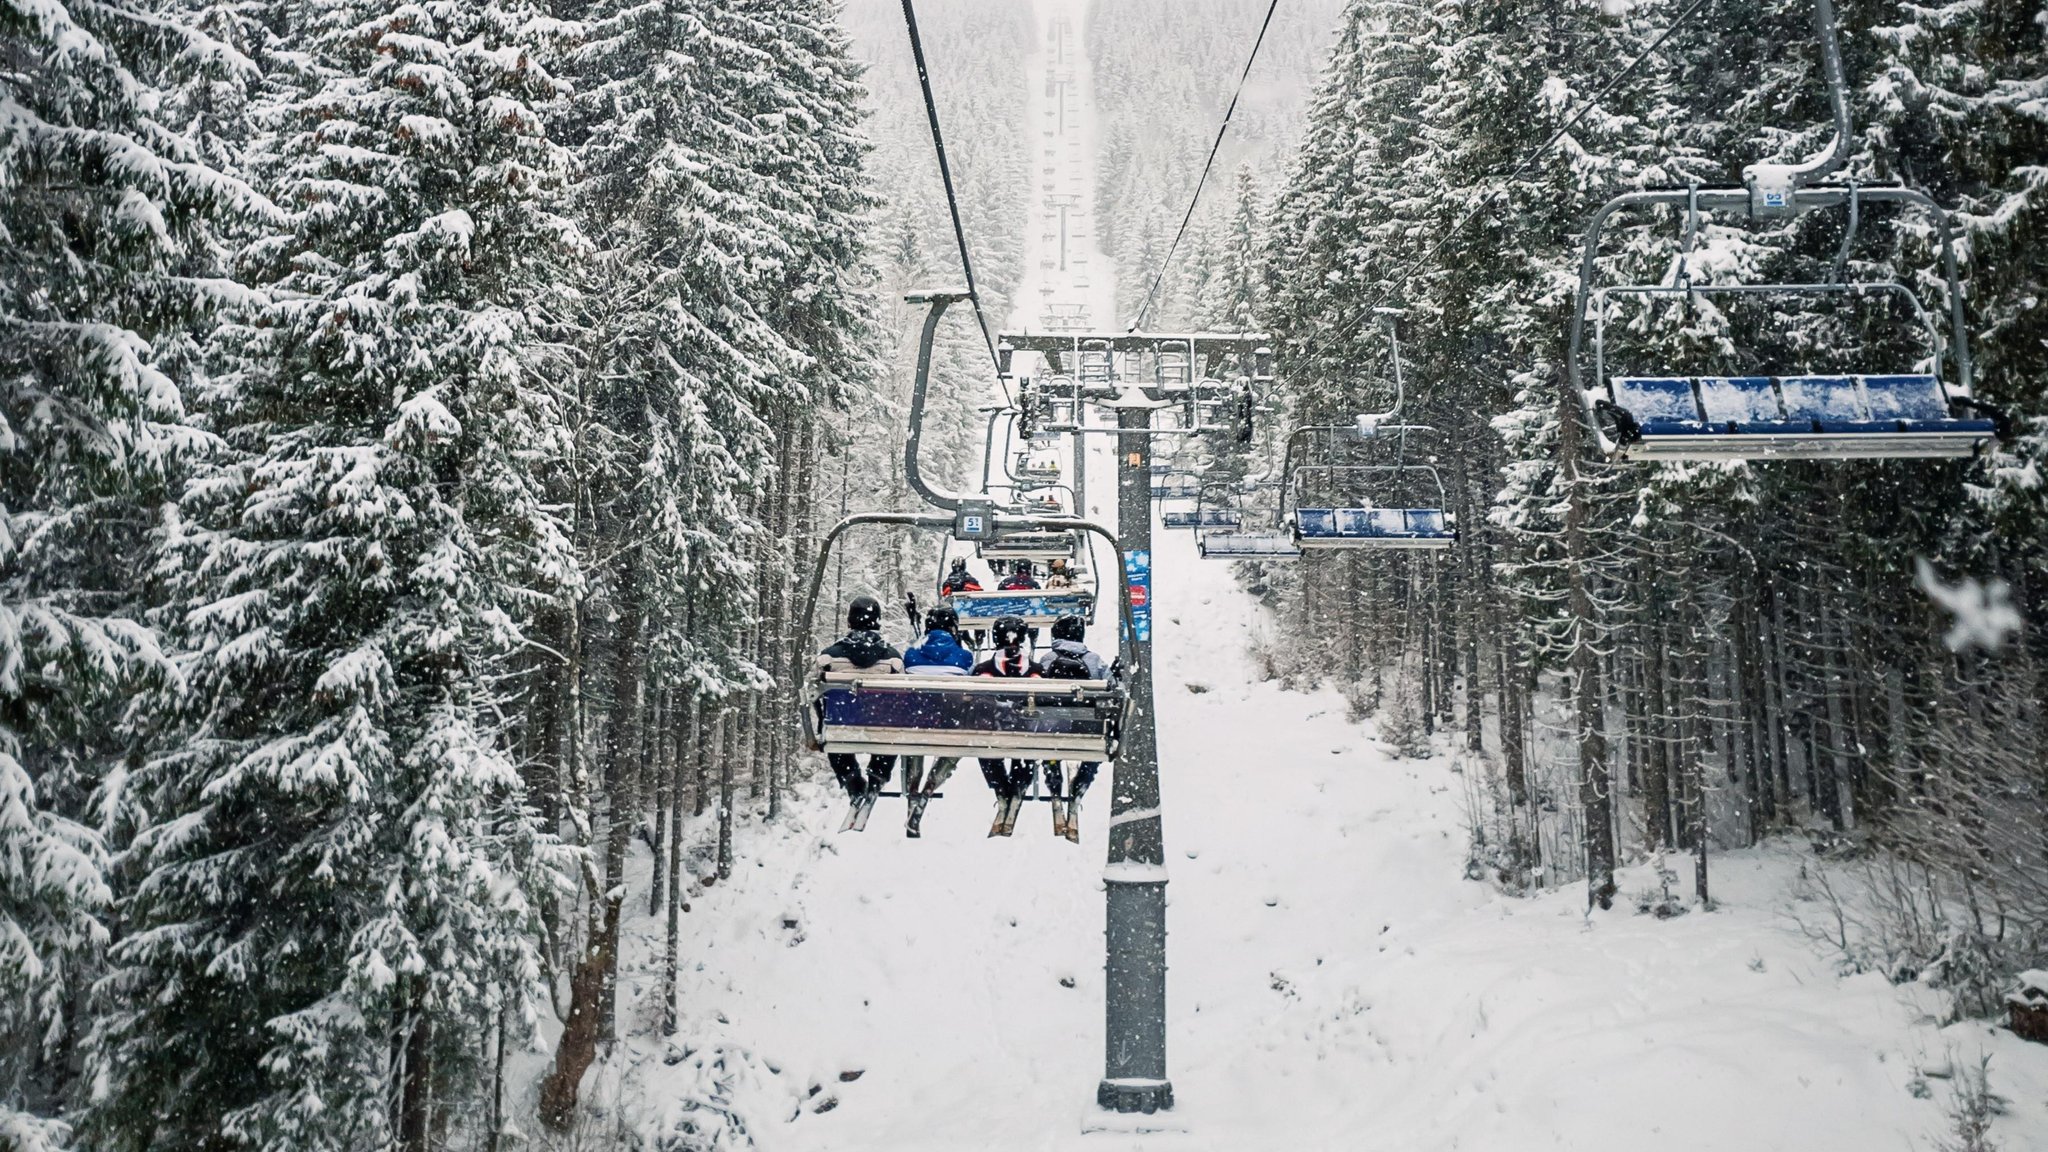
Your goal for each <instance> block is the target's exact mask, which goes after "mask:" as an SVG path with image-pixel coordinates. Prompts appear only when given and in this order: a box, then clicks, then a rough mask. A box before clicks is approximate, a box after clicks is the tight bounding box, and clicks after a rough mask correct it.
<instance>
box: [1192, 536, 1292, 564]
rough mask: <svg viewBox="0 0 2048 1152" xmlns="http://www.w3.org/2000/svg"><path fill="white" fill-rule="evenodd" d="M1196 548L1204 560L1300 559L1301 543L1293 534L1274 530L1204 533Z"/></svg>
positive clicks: (1196, 543) (1199, 538)
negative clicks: (1296, 541) (1297, 541)
mask: <svg viewBox="0 0 2048 1152" xmlns="http://www.w3.org/2000/svg"><path fill="white" fill-rule="evenodd" d="M1195 550H1196V551H1197V552H1199V553H1201V555H1202V558H1203V559H1205V560H1299V559H1301V545H1299V544H1297V543H1295V540H1294V533H1292V532H1283V531H1275V530H1272V529H1251V530H1236V531H1223V532H1204V533H1202V534H1201V535H1199V536H1197V537H1195Z"/></svg>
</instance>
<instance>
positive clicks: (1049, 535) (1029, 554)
mask: <svg viewBox="0 0 2048 1152" xmlns="http://www.w3.org/2000/svg"><path fill="white" fill-rule="evenodd" d="M1078 547H1079V543H1078V541H1076V540H1075V539H1074V534H1073V533H1072V532H1007V533H1004V534H1003V535H1001V536H998V537H996V538H995V539H993V540H984V541H982V542H981V544H980V545H979V546H978V547H977V549H976V550H977V551H978V552H979V553H980V555H981V558H982V559H984V560H1069V559H1072V558H1073V556H1074V553H1075V551H1076V550H1077V548H1078Z"/></svg>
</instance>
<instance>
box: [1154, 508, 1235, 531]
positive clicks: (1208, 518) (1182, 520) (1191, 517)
mask: <svg viewBox="0 0 2048 1152" xmlns="http://www.w3.org/2000/svg"><path fill="white" fill-rule="evenodd" d="M1159 520H1160V523H1161V524H1164V525H1165V526H1166V527H1168V528H1241V527H1243V526H1244V517H1242V516H1240V515H1238V514H1237V513H1236V512H1235V511H1233V510H1231V509H1229V508H1203V509H1201V510H1200V511H1188V512H1161V513H1160V514H1159Z"/></svg>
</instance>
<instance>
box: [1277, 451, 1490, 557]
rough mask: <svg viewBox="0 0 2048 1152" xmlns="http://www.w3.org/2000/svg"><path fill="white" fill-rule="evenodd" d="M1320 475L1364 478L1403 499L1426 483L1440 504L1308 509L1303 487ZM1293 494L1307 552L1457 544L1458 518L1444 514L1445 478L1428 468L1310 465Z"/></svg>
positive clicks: (1297, 528)
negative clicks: (1415, 486) (1414, 487)
mask: <svg viewBox="0 0 2048 1152" xmlns="http://www.w3.org/2000/svg"><path fill="white" fill-rule="evenodd" d="M1317 475H1322V476H1328V477H1330V478H1331V479H1333V480H1334V479H1335V478H1337V477H1339V476H1364V477H1368V478H1370V479H1373V480H1376V481H1378V482H1379V484H1383V485H1384V486H1385V487H1388V488H1392V489H1394V490H1395V491H1397V492H1402V493H1405V492H1406V491H1407V490H1408V489H1409V488H1411V487H1412V484H1411V483H1410V482H1411V481H1414V480H1422V481H1426V485H1427V487H1429V488H1433V489H1434V490H1435V497H1436V498H1435V501H1434V506H1433V507H1421V508H1408V507H1385V506H1380V505H1377V504H1371V503H1368V504H1365V505H1362V506H1358V505H1353V506H1335V505H1330V506H1320V505H1319V506H1310V505H1304V504H1303V503H1302V502H1301V491H1302V484H1301V482H1302V481H1303V480H1305V479H1306V478H1308V477H1310V476H1317ZM1375 486H1379V485H1375ZM1294 493H1295V504H1294V539H1295V542H1296V543H1297V544H1299V545H1300V546H1301V547H1302V548H1303V549H1337V548H1357V549H1441V548H1449V547H1450V546H1451V545H1452V544H1454V543H1456V542H1457V539H1458V527H1457V521H1456V518H1455V517H1454V516H1453V515H1452V514H1451V513H1450V512H1448V511H1446V510H1445V509H1444V503H1445V501H1444V486H1443V478H1442V477H1441V476H1439V475H1438V474H1437V470H1436V468H1435V467H1433V466H1431V465H1428V464H1319V465H1309V466H1306V467H1303V468H1301V469H1298V470H1297V471H1296V473H1295V488H1294Z"/></svg>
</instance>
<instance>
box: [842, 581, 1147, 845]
mask: <svg viewBox="0 0 2048 1152" xmlns="http://www.w3.org/2000/svg"><path fill="white" fill-rule="evenodd" d="M904 607H905V610H906V613H907V614H908V615H909V618H910V622H911V626H912V627H913V629H915V628H916V627H917V626H918V624H919V623H920V621H919V617H918V613H917V604H916V600H915V598H914V597H905V602H904ZM881 621H882V606H881V604H880V602H878V601H876V600H875V599H874V598H873V597H871V596H859V597H856V598H855V599H854V600H853V601H852V603H851V604H849V605H848V607H847V615H846V625H847V629H848V631H847V634H846V635H845V636H843V637H841V638H840V639H839V640H838V641H836V642H834V643H833V644H832V645H830V646H829V647H827V648H826V649H824V651H822V652H820V653H819V654H818V657H817V661H816V664H817V669H818V673H819V678H820V681H821V682H822V684H823V686H824V689H825V690H824V691H823V692H822V693H821V694H820V697H819V705H818V706H819V713H820V715H819V719H820V721H821V727H822V728H824V729H825V730H827V731H830V732H835V733H836V734H837V739H834V740H832V741H830V742H828V745H827V752H826V759H827V761H828V762H829V763H830V764H831V766H832V773H833V775H834V777H836V778H837V780H838V781H839V784H840V786H841V787H842V788H844V789H845V790H846V794H847V801H848V807H847V815H846V819H845V821H844V823H842V825H841V831H861V830H863V829H865V828H866V826H867V819H868V816H869V814H870V813H872V812H873V811H874V807H875V802H876V801H877V800H878V799H879V798H881V797H883V796H902V797H904V798H905V800H906V801H907V804H906V807H907V814H906V816H905V823H904V835H905V836H907V837H911V838H916V837H918V836H920V835H922V823H923V819H924V811H925V806H926V805H927V804H928V803H929V802H930V801H931V800H932V799H933V798H934V797H936V796H938V795H940V792H939V789H940V787H942V786H943V785H944V784H945V782H946V780H947V779H948V778H949V777H951V775H952V773H953V769H954V768H955V766H956V765H957V764H958V763H959V760H960V757H961V754H963V753H968V752H979V753H982V754H981V755H978V756H977V757H976V759H978V760H979V761H980V763H981V771H982V777H983V779H984V780H985V781H987V783H988V786H989V789H990V791H991V792H993V793H994V795H995V805H996V806H995V818H994V820H993V821H992V822H991V824H990V825H989V831H988V834H989V835H990V836H1008V835H1010V834H1011V833H1013V832H1014V831H1015V830H1016V826H1017V819H1018V816H1019V815H1020V814H1021V812H1022V809H1023V806H1024V802H1025V801H1026V800H1045V801H1048V802H1049V803H1050V805H1051V807H1052V813H1053V834H1054V835H1055V836H1058V837H1060V838H1062V839H1065V840H1067V841H1069V842H1071V843H1079V842H1080V839H1081V832H1080V803H1081V798H1082V796H1083V795H1084V794H1085V793H1086V792H1087V790H1088V787H1089V785H1090V784H1092V783H1093V782H1094V780H1095V776H1096V773H1097V771H1098V770H1099V769H1100V767H1101V763H1102V760H1103V759H1106V758H1107V757H1108V756H1110V755H1113V753H1114V740H1115V730H1114V729H1115V723H1116V719H1115V715H1114V713H1109V712H1105V710H1104V709H1103V708H1102V707H1101V704H1102V699H1103V695H1102V694H1103V693H1105V692H1106V693H1108V694H1110V695H1111V696H1115V697H1119V698H1120V695H1121V693H1120V681H1121V678H1122V676H1121V669H1120V667H1119V666H1118V665H1117V664H1116V663H1114V662H1106V661H1104V660H1103V659H1102V657H1100V656H1098V655H1097V654H1095V653H1094V652H1091V651H1089V649H1088V647H1087V644H1086V634H1087V621H1086V620H1085V619H1084V618H1083V617H1081V616H1079V615H1066V616H1062V617H1060V618H1059V619H1058V620H1056V621H1054V622H1053V625H1052V643H1051V645H1050V646H1049V647H1048V649H1047V650H1046V651H1045V652H1043V653H1039V652H1036V651H1034V643H1033V642H1034V637H1035V635H1036V630H1035V629H1033V628H1031V627H1030V626H1029V625H1028V624H1027V623H1026V622H1025V621H1024V620H1023V619H1022V618H1021V617H1017V616H1004V617H1002V618H1000V619H998V620H996V621H995V622H994V623H993V624H992V625H991V626H990V627H989V628H988V629H987V630H986V633H985V636H986V639H987V646H986V647H985V648H983V649H982V650H981V651H979V652H977V651H976V650H975V649H974V648H972V647H970V646H969V645H968V644H963V643H962V642H961V637H962V635H963V634H964V633H963V632H962V630H961V628H960V618H959V615H958V613H956V612H955V611H954V610H953V609H952V608H951V607H948V606H946V605H943V604H942V605H938V606H936V607H933V608H931V609H930V610H928V611H926V612H925V613H924V614H923V619H922V624H923V629H922V635H921V636H920V638H919V640H918V642H917V643H916V644H914V645H912V646H911V647H910V648H908V649H907V650H905V651H902V652H898V651H897V650H896V649H895V648H894V647H893V646H892V645H890V644H889V643H888V642H887V641H886V640H884V639H883V638H882V635H881V631H880V629H881ZM927 678H943V679H948V680H955V681H957V680H958V679H959V678H973V679H977V680H979V679H983V678H985V679H987V680H988V681H989V683H988V684H987V685H986V687H988V688H991V689H996V691H993V692H982V691H969V692H966V693H965V694H964V695H963V693H962V689H966V688H978V687H980V686H979V685H966V684H960V683H957V682H956V683H950V684H945V685H938V684H929V686H928V687H926V686H921V685H920V684H919V681H927ZM1020 680H1042V681H1058V682H1061V684H1060V685H1059V686H1058V687H1055V686H1053V685H1050V684H1048V685H1045V686H1044V687H1043V688H1042V689H1041V688H1036V687H1024V686H1020V685H1017V684H1016V683H1015V682H1016V681H1020ZM942 700H943V703H941V701H942ZM864 731H865V732H867V733H868V734H869V735H870V736H871V737H872V740H871V743H872V746H871V747H869V748H868V749H867V750H866V751H865V756H866V763H865V764H863V763H862V762H861V760H862V751H860V750H858V747H857V746H858V744H859V743H860V741H859V737H860V735H861V734H862V733H863V732H864ZM904 731H917V732H919V733H920V735H919V737H918V739H919V740H923V741H935V742H937V744H938V746H935V747H924V746H921V745H919V744H916V743H913V744H909V745H906V744H904V743H902V733H903V732H904ZM991 733H1004V734H1006V735H1010V736H1012V737H1013V739H1011V740H1005V739H1003V738H1002V737H1000V736H999V737H996V738H994V739H991V738H990V734H991ZM949 737H957V738H959V739H957V740H954V739H949ZM849 740H851V741H852V743H849ZM1017 741H1021V742H1022V743H1023V744H1025V745H1043V744H1047V743H1048V742H1051V743H1053V744H1056V745H1057V746H1052V747H1017V746H1016V742H1017ZM1005 744H1010V745H1011V746H1010V747H1008V748H1005V747H1004V746H1003V745H1005ZM1005 751H1009V752H1025V751H1038V752H1054V753H1059V752H1074V753H1076V754H1085V755H1092V756H1093V757H1094V758H1092V759H1073V760H1069V759H1067V758H1065V757H1064V756H1062V757H1060V758H1048V757H1044V756H1035V757H1034V756H1022V755H1004V754H1002V753H1004V752H1005ZM899 759H900V760H901V761H902V764H903V784H902V788H901V790H900V791H891V790H889V789H888V784H889V780H890V777H891V776H893V775H894V774H895V769H896V765H897V761H898V760H899ZM927 760H929V761H930V767H929V769H928V770H927V767H926V762H927ZM1068 764H1071V765H1072V769H1071V773H1069V771H1068V769H1067V767H1066V765H1068ZM1041 779H1042V780H1043V789H1042V791H1039V790H1038V789H1037V788H1036V787H1035V786H1036V785H1037V784H1038V783H1039V781H1040V780H1041Z"/></svg>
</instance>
